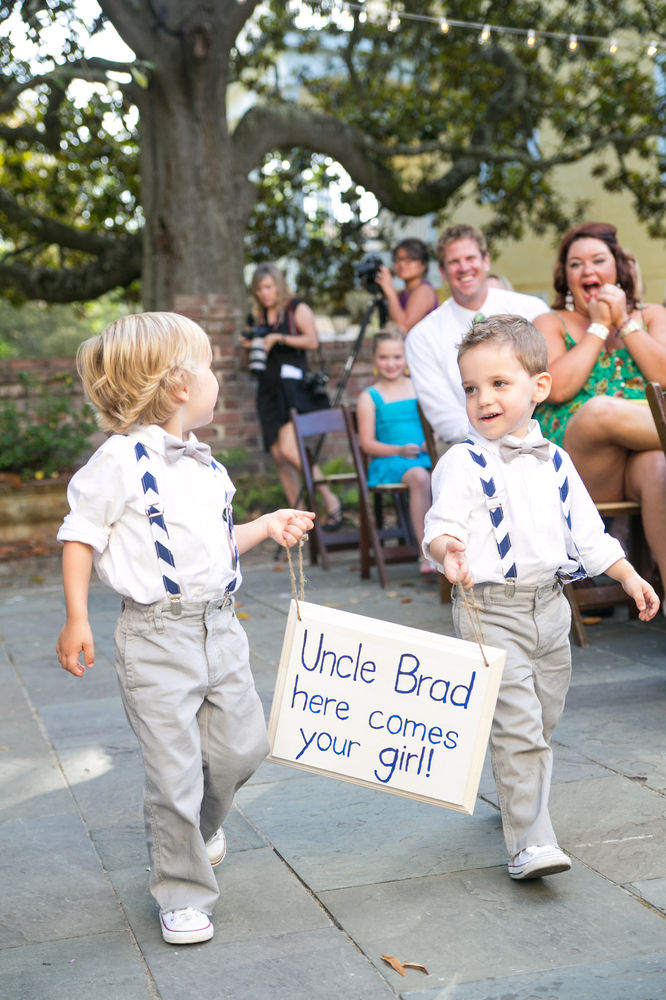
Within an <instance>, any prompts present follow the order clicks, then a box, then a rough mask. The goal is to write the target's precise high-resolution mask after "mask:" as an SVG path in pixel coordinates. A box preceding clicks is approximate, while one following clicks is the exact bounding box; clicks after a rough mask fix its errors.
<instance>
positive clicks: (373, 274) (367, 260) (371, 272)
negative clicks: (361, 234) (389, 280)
mask: <svg viewBox="0 0 666 1000" xmlns="http://www.w3.org/2000/svg"><path fill="white" fill-rule="evenodd" d="M383 266H384V261H383V260H382V259H381V257H378V256H377V254H374V253H371V254H368V256H367V257H364V258H363V260H362V261H361V263H360V264H356V266H355V267H354V271H355V273H356V277H357V278H359V279H360V280H361V281H362V283H363V285H364V287H365V290H366V291H367V292H369V293H370V295H383V294H384V293H383V291H382V289H381V288H380V287H379V285H378V284H377V275H378V274H379V269H380V268H381V267H383Z"/></svg>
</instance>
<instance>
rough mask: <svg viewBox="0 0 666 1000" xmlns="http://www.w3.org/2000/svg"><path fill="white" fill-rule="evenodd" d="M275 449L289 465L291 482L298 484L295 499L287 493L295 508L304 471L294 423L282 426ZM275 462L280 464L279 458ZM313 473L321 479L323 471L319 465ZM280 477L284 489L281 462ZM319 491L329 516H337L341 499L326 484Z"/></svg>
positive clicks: (292, 494)
mask: <svg viewBox="0 0 666 1000" xmlns="http://www.w3.org/2000/svg"><path fill="white" fill-rule="evenodd" d="M274 447H277V449H278V451H279V453H280V456H281V458H282V461H283V463H285V464H286V465H288V466H289V468H290V472H289V476H290V477H293V478H292V479H290V482H293V481H294V480H295V482H296V484H297V486H296V491H295V493H294V492H293V490H292V493H291V496H293V499H291V498H290V494H289V493H287V499H288V500H289V503H290V505H291V506H292V507H293V506H294V504H295V503H296V501H297V500H298V495H299V493H300V491H301V481H300V477H299V473H300V472H301V471H302V469H301V457H300V455H299V454H298V445H297V444H296V434H295V433H294V425H293V424H292V423H288V424H283V425H282V427H281V428H280V430H279V431H278V439H277V441H276V444H275V445H273V448H274ZM273 448H271V453H272V454H273V457H275V453H274V452H273ZM275 461H276V462H278V460H277V458H276V459H275ZM312 473H313V477H314V479H321V477H322V471H321V469H320V468H319V466H318V465H315V466H313V469H312ZM278 475H279V476H280V482H281V483H282V485H283V487H284V485H285V484H284V480H283V479H282V475H281V474H280V463H279V462H278ZM317 490H318V491H319V494H320V495H321V498H322V500H323V501H324V506H325V507H326V512H327V513H328V514H337V513H338V512H339V511H340V510H341V507H342V505H341V503H340V499H339V497H337V496H336V495H335V493H334V492H333V490H332V489H331V488H330V486H327V485H325V484H324V485H322V486H318V487H317ZM286 492H287V491H286V488H285V493H286Z"/></svg>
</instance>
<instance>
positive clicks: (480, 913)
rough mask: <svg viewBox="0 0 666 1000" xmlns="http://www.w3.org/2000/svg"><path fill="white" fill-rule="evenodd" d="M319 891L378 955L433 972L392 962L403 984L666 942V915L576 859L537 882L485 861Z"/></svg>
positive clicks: (471, 977)
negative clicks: (404, 971) (480, 865)
mask: <svg viewBox="0 0 666 1000" xmlns="http://www.w3.org/2000/svg"><path fill="white" fill-rule="evenodd" d="M320 895H321V899H322V901H323V903H324V905H325V906H326V907H327V909H328V910H329V911H330V912H331V913H332V914H333V916H334V918H335V919H336V920H337V921H338V922H339V923H340V924H341V925H342V926H343V927H344V928H345V930H346V931H347V933H349V934H350V935H351V937H352V938H353V939H354V941H356V942H357V943H358V944H359V945H360V947H361V948H362V949H363V951H364V953H365V954H366V955H367V956H368V958H370V960H371V961H372V962H373V963H374V964H376V965H377V966H381V965H382V962H381V957H380V956H381V955H382V954H388V955H396V956H397V957H398V958H400V960H401V961H410V962H418V963H421V964H423V965H425V966H426V968H427V969H428V972H429V973H430V976H429V977H428V978H426V977H424V976H423V975H422V974H419V973H417V972H413V973H412V972H410V973H409V976H410V980H409V982H406V981H405V979H403V978H402V977H401V976H399V975H398V973H397V972H394V971H393V970H392V969H385V970H384V975H385V976H386V978H387V979H388V981H389V983H390V984H391V985H392V986H393V988H394V989H395V990H396V991H400V990H402V991H403V992H408V991H409V990H412V991H413V990H416V989H420V990H426V989H430V990H432V989H433V988H434V987H436V986H438V985H439V986H440V988H443V987H444V986H446V985H447V984H449V983H450V982H451V981H452V980H453V982H454V983H456V984H457V983H461V982H469V981H475V982H476V981H480V980H485V979H493V978H498V977H502V976H507V975H516V974H520V973H525V972H537V971H545V970H548V969H553V968H557V969H559V968H560V967H562V966H571V965H587V964H589V963H594V962H601V961H610V960H614V959H618V958H632V957H633V958H635V957H637V956H640V955H650V954H654V953H661V952H662V951H663V949H664V945H665V944H666V921H664V920H663V919H662V918H659V917H657V916H656V915H655V914H654V912H652V911H650V910H648V909H647V908H646V907H644V906H641V905H640V904H638V905H637V902H636V900H635V899H632V897H631V896H630V895H629V894H628V893H626V892H625V891H624V890H623V889H620V888H618V887H616V886H613V885H611V884H609V883H608V882H607V881H605V880H604V879H601V878H599V876H598V875H596V873H594V872H591V871H589V869H587V868H585V867H584V866H583V865H581V864H579V863H576V862H574V866H573V869H572V871H571V872H568V873H567V874H566V875H562V876H557V877H551V878H545V879H535V880H534V881H530V882H514V881H512V880H511V879H509V878H508V877H507V874H506V869H505V868H484V869H480V870H477V871H467V872H455V873H451V874H448V875H437V876H430V877H428V878H422V879H410V880H405V881H401V882H385V883H380V884H375V885H364V886H360V887H354V888H349V889H335V890H332V891H330V892H323V893H321V894H320ZM471 995H473V994H470V996H471ZM479 995H480V996H481V997H482V996H483V985H482V984H479ZM537 996H538V994H537ZM611 996H613V995H612V994H606V998H605V1000H610V997H611ZM475 1000H476V997H475ZM512 1000H513V998H512ZM580 1000H584V998H583V997H581V998H580ZM613 1000H622V994H615V995H614V996H613Z"/></svg>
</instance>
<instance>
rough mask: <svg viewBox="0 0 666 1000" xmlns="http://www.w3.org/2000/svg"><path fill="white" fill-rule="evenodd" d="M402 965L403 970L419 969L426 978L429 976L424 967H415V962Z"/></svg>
mask: <svg viewBox="0 0 666 1000" xmlns="http://www.w3.org/2000/svg"><path fill="white" fill-rule="evenodd" d="M402 964H403V966H404V967H405V969H420V970H421V972H425V974H426V976H429V975H430V973H429V972H428V970H427V969H426V967H425V965H417V964H416V962H403V963H402Z"/></svg>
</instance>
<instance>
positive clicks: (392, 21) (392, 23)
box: [388, 14, 400, 31]
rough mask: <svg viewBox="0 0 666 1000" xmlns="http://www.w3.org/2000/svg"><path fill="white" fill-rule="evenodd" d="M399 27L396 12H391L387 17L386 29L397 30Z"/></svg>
mask: <svg viewBox="0 0 666 1000" xmlns="http://www.w3.org/2000/svg"><path fill="white" fill-rule="evenodd" d="M399 27H400V18H399V17H398V15H397V14H391V16H390V17H389V23H388V30H389V31H397V30H398V28H399Z"/></svg>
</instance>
